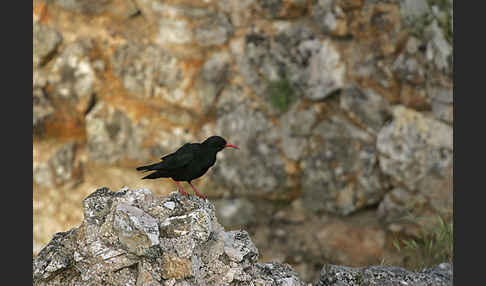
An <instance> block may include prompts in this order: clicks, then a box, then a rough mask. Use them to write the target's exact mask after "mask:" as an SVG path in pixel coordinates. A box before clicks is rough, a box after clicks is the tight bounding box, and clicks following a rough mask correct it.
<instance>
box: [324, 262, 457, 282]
mask: <svg viewBox="0 0 486 286" xmlns="http://www.w3.org/2000/svg"><path fill="white" fill-rule="evenodd" d="M452 276H453V274H452V265H451V264H450V263H441V264H438V265H437V266H435V267H432V268H429V269H425V270H423V271H421V272H411V271H408V270H405V269H403V268H400V267H394V266H370V267H363V268H351V267H346V266H338V265H326V266H325V267H323V268H322V271H321V277H320V279H319V281H318V282H317V283H316V284H315V286H337V285H342V286H345V285H346V286H347V285H349V286H351V285H383V286H392V285H434V286H435V285H436V286H439V285H440V286H446V285H454V284H453V279H452Z"/></svg>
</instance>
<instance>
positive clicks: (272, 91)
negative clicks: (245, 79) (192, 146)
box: [267, 75, 296, 112]
mask: <svg viewBox="0 0 486 286" xmlns="http://www.w3.org/2000/svg"><path fill="white" fill-rule="evenodd" d="M267 91H268V96H269V99H270V104H271V105H272V106H273V107H274V108H275V109H277V110H278V111H279V112H285V111H287V110H288V109H289V107H290V105H291V104H292V103H293V102H294V101H295V99H296V96H295V92H294V89H293V88H292V85H291V84H290V82H289V80H288V79H287V77H286V76H285V75H284V76H283V77H282V79H280V80H276V81H270V82H269V84H268V90H267Z"/></svg>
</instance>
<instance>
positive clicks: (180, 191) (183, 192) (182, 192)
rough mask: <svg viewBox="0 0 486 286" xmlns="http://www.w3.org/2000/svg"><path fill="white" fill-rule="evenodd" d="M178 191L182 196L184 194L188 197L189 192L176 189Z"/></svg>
mask: <svg viewBox="0 0 486 286" xmlns="http://www.w3.org/2000/svg"><path fill="white" fill-rule="evenodd" d="M178 191H179V193H181V194H183V195H184V196H186V198H189V194H188V193H187V192H185V191H184V190H181V189H178Z"/></svg>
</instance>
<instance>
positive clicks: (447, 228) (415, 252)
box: [393, 216, 454, 270]
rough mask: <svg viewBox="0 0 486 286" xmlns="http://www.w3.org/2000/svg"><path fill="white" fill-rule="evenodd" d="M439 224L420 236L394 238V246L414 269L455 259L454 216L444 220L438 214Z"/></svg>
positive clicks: (409, 266)
mask: <svg viewBox="0 0 486 286" xmlns="http://www.w3.org/2000/svg"><path fill="white" fill-rule="evenodd" d="M437 219H438V224H437V226H436V227H435V228H434V229H433V231H432V232H428V233H426V232H425V231H424V232H423V234H422V235H421V236H420V237H418V238H411V239H401V240H394V241H393V245H394V247H395V248H396V249H397V250H398V251H399V252H401V253H403V254H404V255H405V257H406V258H407V260H408V262H407V263H406V264H407V265H405V266H406V267H407V268H410V269H412V270H422V269H424V268H427V267H432V266H434V265H436V264H438V263H442V262H445V261H448V262H451V263H452V259H453V245H454V233H453V221H452V217H451V218H449V219H447V220H444V219H443V218H442V217H441V216H438V218H437Z"/></svg>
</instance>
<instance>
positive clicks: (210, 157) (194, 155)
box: [137, 136, 240, 199]
mask: <svg viewBox="0 0 486 286" xmlns="http://www.w3.org/2000/svg"><path fill="white" fill-rule="evenodd" d="M226 147H231V148H235V149H240V148H238V147H236V146H235V145H232V144H228V143H227V142H226V140H225V139H224V138H222V137H220V136H211V137H209V138H208V139H206V140H205V141H204V142H203V143H186V144H184V145H182V147H180V148H179V149H177V151H175V152H174V153H171V154H168V155H165V156H164V157H162V158H161V160H162V162H158V163H155V164H151V165H147V166H140V167H137V170H138V171H144V172H147V171H155V172H153V173H152V174H150V175H147V176H145V177H143V178H142V179H157V178H171V179H172V180H173V181H174V182H175V183H176V185H177V189H178V190H179V192H180V193H181V194H183V195H185V196H186V197H188V196H189V195H188V193H187V192H185V191H184V189H183V188H182V186H181V184H180V183H179V182H180V181H186V182H188V183H189V185H191V187H192V189H193V190H194V192H195V193H196V196H198V197H201V198H203V199H205V198H206V197H205V196H204V195H203V194H201V193H199V192H198V191H197V190H196V188H195V187H194V186H193V185H192V183H191V181H192V180H194V179H197V178H199V177H201V176H202V175H204V174H205V173H206V171H207V170H208V169H209V168H210V167H211V166H213V165H214V163H216V154H217V153H218V152H219V151H221V150H223V149H224V148H226Z"/></svg>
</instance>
